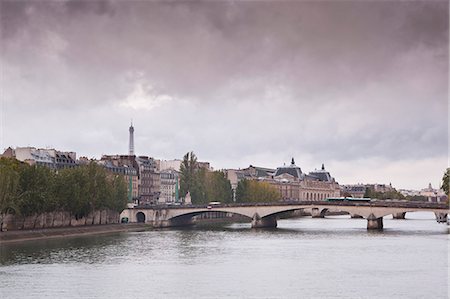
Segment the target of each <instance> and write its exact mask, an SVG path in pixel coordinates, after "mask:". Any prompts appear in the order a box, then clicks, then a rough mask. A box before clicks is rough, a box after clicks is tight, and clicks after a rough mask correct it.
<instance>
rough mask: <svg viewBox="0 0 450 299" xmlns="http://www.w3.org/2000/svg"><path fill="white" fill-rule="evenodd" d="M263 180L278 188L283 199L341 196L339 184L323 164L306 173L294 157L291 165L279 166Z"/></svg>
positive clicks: (319, 198)
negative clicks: (319, 167) (297, 164)
mask: <svg viewBox="0 0 450 299" xmlns="http://www.w3.org/2000/svg"><path fill="white" fill-rule="evenodd" d="M263 180H264V181H267V182H268V183H270V184H272V185H273V186H275V187H276V188H277V189H278V191H279V192H280V194H281V198H282V200H297V201H298V200H326V199H327V198H330V197H339V196H340V188H339V184H338V183H337V182H336V181H335V179H334V178H333V177H331V175H330V173H329V172H328V171H326V170H325V166H324V165H323V164H322V168H321V169H320V170H315V171H312V172H310V173H309V174H305V173H303V172H302V170H301V168H300V167H298V166H296V165H295V162H294V158H292V161H291V164H290V165H289V166H282V167H278V168H277V170H276V171H275V173H274V175H273V176H272V177H266V178H264V179H263Z"/></svg>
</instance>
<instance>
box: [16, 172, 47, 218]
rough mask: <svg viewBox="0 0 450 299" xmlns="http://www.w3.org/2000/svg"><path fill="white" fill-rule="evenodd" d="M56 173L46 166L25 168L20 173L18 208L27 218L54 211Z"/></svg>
mask: <svg viewBox="0 0 450 299" xmlns="http://www.w3.org/2000/svg"><path fill="white" fill-rule="evenodd" d="M53 184H54V172H52V171H51V170H50V169H49V168H47V167H44V166H37V165H34V166H29V167H24V168H22V170H21V171H20V176H19V184H18V196H17V206H18V208H19V210H20V213H21V214H23V215H25V216H30V215H33V214H40V213H43V212H47V211H51V210H53V209H54V207H53V205H54V203H53V202H52V198H53V197H54V194H53V192H52V191H53Z"/></svg>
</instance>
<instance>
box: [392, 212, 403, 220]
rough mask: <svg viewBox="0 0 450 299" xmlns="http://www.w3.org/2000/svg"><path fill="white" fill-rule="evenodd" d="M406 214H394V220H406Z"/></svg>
mask: <svg viewBox="0 0 450 299" xmlns="http://www.w3.org/2000/svg"><path fill="white" fill-rule="evenodd" d="M405 215H406V212H404V213H394V214H392V218H393V219H405Z"/></svg>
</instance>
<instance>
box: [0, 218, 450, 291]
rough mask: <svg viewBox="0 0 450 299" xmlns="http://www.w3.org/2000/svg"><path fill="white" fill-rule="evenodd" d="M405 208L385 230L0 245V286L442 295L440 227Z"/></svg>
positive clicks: (234, 231) (358, 223) (329, 227)
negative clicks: (403, 214) (405, 212)
mask: <svg viewBox="0 0 450 299" xmlns="http://www.w3.org/2000/svg"><path fill="white" fill-rule="evenodd" d="M413 215H414V217H415V218H414V219H413V218H411V217H413ZM407 216H410V215H409V214H407ZM411 217H409V219H407V220H390V219H385V221H384V224H385V230H384V231H382V232H368V231H367V230H366V220H364V219H348V217H346V216H336V217H329V218H327V219H311V218H300V219H288V220H280V221H279V222H278V224H279V227H278V228H277V229H271V230H265V229H259V230H253V229H250V224H248V223H234V224H228V225H223V226H218V225H214V226H200V227H196V228H187V229H161V230H153V231H145V232H134V233H120V234H114V235H107V236H105V235H101V236H89V237H74V238H67V239H51V240H45V241H33V242H25V243H20V244H8V245H2V246H0V250H1V254H0V265H1V266H0V281H1V284H0V294H1V295H2V298H19V297H20V298H24V297H25V298H36V297H38V298H39V297H50V298H63V297H64V298H79V297H87V298H105V297H106V298H116V297H122V298H149V297H157V298H202V297H203V298H212V297H214V298H218V297H219V298H242V297H245V298H248V297H253V298H255V297H258V298H259V297H264V298H267V297H273V298H280V297H284V298H299V297H305V298H336V297H338V298H361V297H364V298H447V295H448V285H447V283H448V269H449V268H448V235H447V234H446V226H445V225H442V224H438V223H436V221H435V220H434V219H433V218H432V217H430V215H428V214H423V215H421V214H420V213H417V214H411Z"/></svg>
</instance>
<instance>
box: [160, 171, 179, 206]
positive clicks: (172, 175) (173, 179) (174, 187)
mask: <svg viewBox="0 0 450 299" xmlns="http://www.w3.org/2000/svg"><path fill="white" fill-rule="evenodd" d="M160 177H161V193H160V195H159V202H160V203H175V202H178V201H179V195H178V192H179V185H180V181H179V173H178V171H176V170H174V169H164V170H161V171H160Z"/></svg>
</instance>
